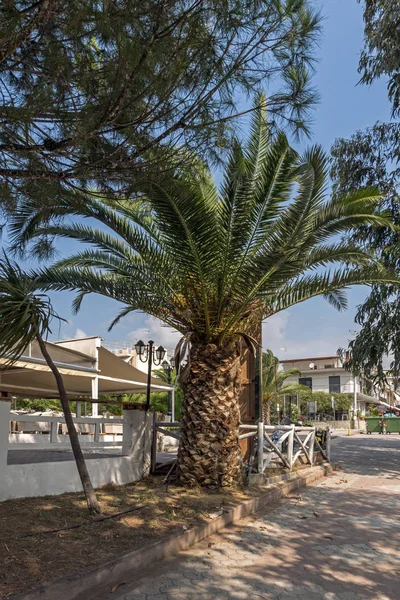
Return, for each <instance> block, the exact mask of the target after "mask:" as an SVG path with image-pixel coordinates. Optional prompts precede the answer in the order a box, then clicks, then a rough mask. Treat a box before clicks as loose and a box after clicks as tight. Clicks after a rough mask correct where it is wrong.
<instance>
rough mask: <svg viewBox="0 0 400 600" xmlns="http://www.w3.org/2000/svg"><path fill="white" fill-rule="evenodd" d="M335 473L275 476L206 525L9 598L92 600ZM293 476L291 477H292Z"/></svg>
mask: <svg viewBox="0 0 400 600" xmlns="http://www.w3.org/2000/svg"><path fill="white" fill-rule="evenodd" d="M332 471H333V467H332V466H331V465H322V466H318V467H311V468H310V467H308V468H306V469H301V470H299V471H297V472H296V476H295V477H293V478H288V476H287V475H283V476H277V477H272V478H270V479H272V480H277V479H279V481H274V483H271V482H269V484H268V485H266V486H264V488H263V489H264V490H265V492H263V493H262V494H261V495H260V496H258V497H256V498H250V499H249V500H245V501H244V502H242V503H241V504H239V505H238V506H235V507H234V508H232V509H230V510H229V511H227V512H226V513H225V514H223V515H221V516H220V517H217V518H216V519H214V520H213V521H210V522H209V523H204V524H201V525H198V526H197V527H194V528H193V529H190V530H188V531H185V532H184V533H177V534H175V535H172V536H171V537H169V538H167V539H164V540H161V541H159V542H154V543H153V544H150V545H149V546H147V547H145V548H143V549H140V550H135V551H134V552H129V553H127V554H123V555H119V556H117V557H115V558H112V559H108V560H106V561H103V562H101V563H99V564H97V565H95V566H93V567H89V568H88V569H85V570H84V571H79V572H76V573H72V574H71V575H67V576H65V577H63V578H61V579H58V580H55V581H52V582H49V583H45V584H43V585H41V586H40V587H37V588H35V589H33V590H31V591H30V592H24V593H22V594H17V595H14V596H11V597H10V600H55V599H56V598H60V599H62V600H89V599H90V598H91V597H92V596H93V595H94V594H95V593H99V592H100V591H102V590H104V587H105V586H106V585H107V588H108V589H109V588H111V587H112V586H113V585H115V584H117V583H119V582H121V581H124V579H126V578H127V577H129V578H130V579H131V578H132V576H134V575H135V574H140V573H141V572H142V571H143V569H144V568H145V567H148V566H149V565H151V564H154V563H155V562H159V561H160V560H163V559H165V558H167V557H168V558H170V557H171V556H173V555H174V554H177V553H178V552H180V551H182V550H187V549H188V548H190V547H191V546H193V545H194V544H196V543H197V542H200V541H201V540H203V539H204V538H207V537H208V536H210V535H212V534H213V533H217V532H218V531H220V530H221V529H223V528H224V527H226V526H227V525H232V524H234V523H237V522H238V521H240V520H241V519H243V518H245V517H247V516H249V515H251V514H253V513H256V512H258V511H259V510H261V509H263V508H265V507H266V506H268V505H269V504H272V503H274V502H277V501H278V500H280V499H282V498H283V497H284V496H285V495H286V494H288V493H290V492H293V491H295V490H298V489H300V488H302V487H305V486H308V485H311V484H313V483H316V482H317V481H318V480H320V479H322V478H323V477H325V476H326V475H328V474H329V473H331V472H332ZM289 475H290V474H289Z"/></svg>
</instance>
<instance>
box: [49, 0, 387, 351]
mask: <svg viewBox="0 0 400 600" xmlns="http://www.w3.org/2000/svg"><path fill="white" fill-rule="evenodd" d="M322 11H323V14H324V16H325V21H324V31H323V36H322V39H321V44H320V48H319V50H318V55H319V63H318V65H317V73H316V76H315V80H314V82H315V85H316V87H317V89H318V90H319V93H320V95H321V103H320V105H319V106H318V107H317V110H316V112H315V116H314V128H313V136H312V142H313V143H314V142H316V143H319V144H322V145H323V147H324V148H325V149H326V150H329V148H330V147H331V146H332V144H333V142H334V141H335V139H336V138H337V137H348V136H350V135H351V134H352V133H353V132H355V131H356V130H357V129H362V128H365V127H367V126H369V125H372V124H373V123H374V122H375V121H377V120H381V121H387V120H389V116H390V107H389V103H388V101H387V96H386V86H385V82H384V81H381V82H378V83H377V84H374V85H373V86H372V87H365V86H358V85H357V82H358V73H357V66H358V57H359V53H360V50H361V47H362V39H363V21H362V6H360V4H359V3H358V2H357V1H356V0H325V2H323V3H322ZM59 249H60V252H61V254H64V253H65V251H70V250H71V247H70V244H68V243H67V242H60V243H59ZM367 293H368V288H366V287H358V288H357V287H355V288H353V289H351V290H349V292H348V299H349V308H348V310H347V311H346V312H345V313H337V312H336V311H335V310H334V309H333V308H332V307H331V306H330V305H329V304H328V303H327V302H326V301H324V300H323V299H314V300H310V301H308V302H306V303H304V304H301V305H299V306H297V307H294V308H291V309H290V310H288V311H285V312H283V313H280V314H278V315H275V316H274V317H272V318H271V319H269V321H267V322H266V323H265V324H264V328H263V342H264V347H265V348H267V347H269V348H271V349H272V350H273V351H274V352H275V353H276V354H277V355H278V356H279V357H280V358H293V357H301V356H304V357H306V356H307V357H308V356H318V355H325V354H332V353H335V352H336V349H337V348H338V347H339V346H346V344H347V342H348V340H349V339H350V337H351V331H354V330H355V328H356V326H355V324H354V315H355V312H356V306H357V305H358V304H360V303H362V302H363V300H364V298H365V297H366V295H367ZM53 299H54V305H55V308H56V309H57V310H58V312H59V314H60V315H61V316H63V317H65V318H66V319H68V323H66V324H63V325H62V327H61V331H59V330H57V331H56V330H54V335H53V337H80V336H81V335H101V336H103V337H104V338H105V339H106V340H109V341H111V340H128V339H132V340H133V341H136V340H137V339H138V338H143V339H144V340H148V339H150V338H152V339H154V340H155V342H156V343H158V344H163V345H165V346H167V347H168V348H172V347H173V346H174V345H175V343H176V341H177V340H178V339H179V336H178V335H177V334H176V333H173V332H171V330H170V329H167V328H165V327H162V326H161V325H160V323H158V322H157V321H156V320H155V319H153V318H151V317H149V316H147V315H143V314H133V315H131V316H128V317H126V318H125V319H124V320H123V321H122V322H121V323H120V324H119V325H118V326H117V327H115V329H114V330H113V331H112V332H111V333H108V332H107V327H108V324H109V322H110V321H111V319H112V318H113V317H114V316H115V314H116V312H117V310H118V305H117V303H116V302H114V301H111V300H107V299H105V298H102V297H94V296H92V297H89V298H88V299H86V301H84V303H83V306H82V309H81V311H80V313H79V314H78V315H72V314H71V311H70V304H71V299H72V294H69V293H62V294H54V296H53Z"/></svg>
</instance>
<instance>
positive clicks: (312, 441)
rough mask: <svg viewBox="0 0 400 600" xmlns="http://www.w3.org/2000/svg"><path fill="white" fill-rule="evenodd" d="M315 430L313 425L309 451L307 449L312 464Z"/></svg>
mask: <svg viewBox="0 0 400 600" xmlns="http://www.w3.org/2000/svg"><path fill="white" fill-rule="evenodd" d="M315 430H316V428H315V427H313V430H312V435H311V439H310V446H309V451H308V453H309V455H310V465H313V464H314V444H315Z"/></svg>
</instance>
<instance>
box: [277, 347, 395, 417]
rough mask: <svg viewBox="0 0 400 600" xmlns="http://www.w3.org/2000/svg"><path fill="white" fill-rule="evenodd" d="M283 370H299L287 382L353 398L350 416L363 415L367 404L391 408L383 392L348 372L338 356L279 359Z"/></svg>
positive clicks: (363, 378)
mask: <svg viewBox="0 0 400 600" xmlns="http://www.w3.org/2000/svg"><path fill="white" fill-rule="evenodd" d="M280 366H281V368H282V369H283V370H284V371H288V370H290V369H298V370H299V371H300V373H301V375H300V376H296V377H289V378H288V379H287V380H286V382H287V383H300V384H302V385H306V386H308V387H309V388H310V389H311V390H313V391H316V392H327V393H330V394H332V393H342V394H348V395H349V396H350V397H351V398H352V413H353V415H357V413H358V414H360V415H365V413H366V411H367V410H368V405H370V404H375V405H383V406H386V407H387V408H390V404H389V403H388V402H387V400H388V399H387V395H386V393H384V392H382V391H381V390H379V389H378V388H376V387H374V386H373V385H372V383H371V382H370V381H368V380H367V379H366V378H365V377H356V376H354V375H352V374H351V373H350V372H349V371H347V370H346V369H345V367H344V364H343V361H342V359H341V358H339V357H338V356H318V357H311V358H293V359H288V360H281V361H280Z"/></svg>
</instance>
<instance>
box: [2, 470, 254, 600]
mask: <svg viewBox="0 0 400 600" xmlns="http://www.w3.org/2000/svg"><path fill="white" fill-rule="evenodd" d="M97 494H98V498H99V501H100V504H101V507H102V510H103V513H104V515H112V514H115V513H118V512H122V511H124V510H128V509H131V508H133V507H135V506H139V505H140V506H141V505H145V508H143V509H141V510H139V511H137V512H132V513H128V514H125V515H122V516H121V517H118V518H115V519H109V520H107V521H104V522H100V523H92V524H90V523H89V521H88V522H87V524H85V525H84V526H82V527H79V528H77V529H70V530H66V531H60V532H58V533H49V534H43V533H41V532H44V531H47V530H49V529H59V528H62V527H70V526H72V525H75V524H78V523H81V522H84V521H87V520H88V513H87V508H86V502H85V499H84V496H83V494H63V495H61V496H46V497H43V498H26V499H17V500H9V501H7V502H2V503H0V598H8V597H9V596H10V595H12V594H15V593H17V592H21V591H25V590H28V589H31V588H33V587H36V586H37V585H39V584H41V583H43V582H45V581H49V580H51V579H57V578H59V577H62V576H63V575H66V574H68V573H71V572H74V571H78V570H81V569H83V568H85V567H88V566H90V565H94V564H96V563H98V562H100V561H102V560H104V559H106V558H110V557H113V556H115V555H117V554H123V553H125V552H129V551H132V550H136V549H138V548H141V547H143V546H145V545H147V544H150V543H152V542H154V541H158V540H161V539H163V538H165V537H167V536H168V535H171V534H172V533H177V532H179V531H183V530H184V529H185V528H189V527H191V526H194V525H198V524H200V523H202V522H206V521H209V520H210V519H211V518H212V517H210V515H212V513H215V512H217V511H218V510H220V509H221V507H224V508H229V507H232V506H233V505H235V504H237V503H239V502H240V501H242V500H244V499H246V498H249V496H252V495H255V494H257V491H256V490H251V489H248V490H246V491H241V490H235V491H233V490H232V491H229V490H226V491H223V492H222V491H219V492H215V491H207V490H203V489H201V490H200V489H190V490H188V489H185V488H182V487H178V486H176V485H170V486H169V488H168V490H166V488H165V485H160V479H159V478H148V479H147V480H145V481H140V482H137V483H132V484H129V485H124V486H118V487H113V486H107V487H105V488H103V489H101V490H98V492H97ZM31 533H35V534H38V535H34V536H30V537H23V536H26V535H27V534H31Z"/></svg>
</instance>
